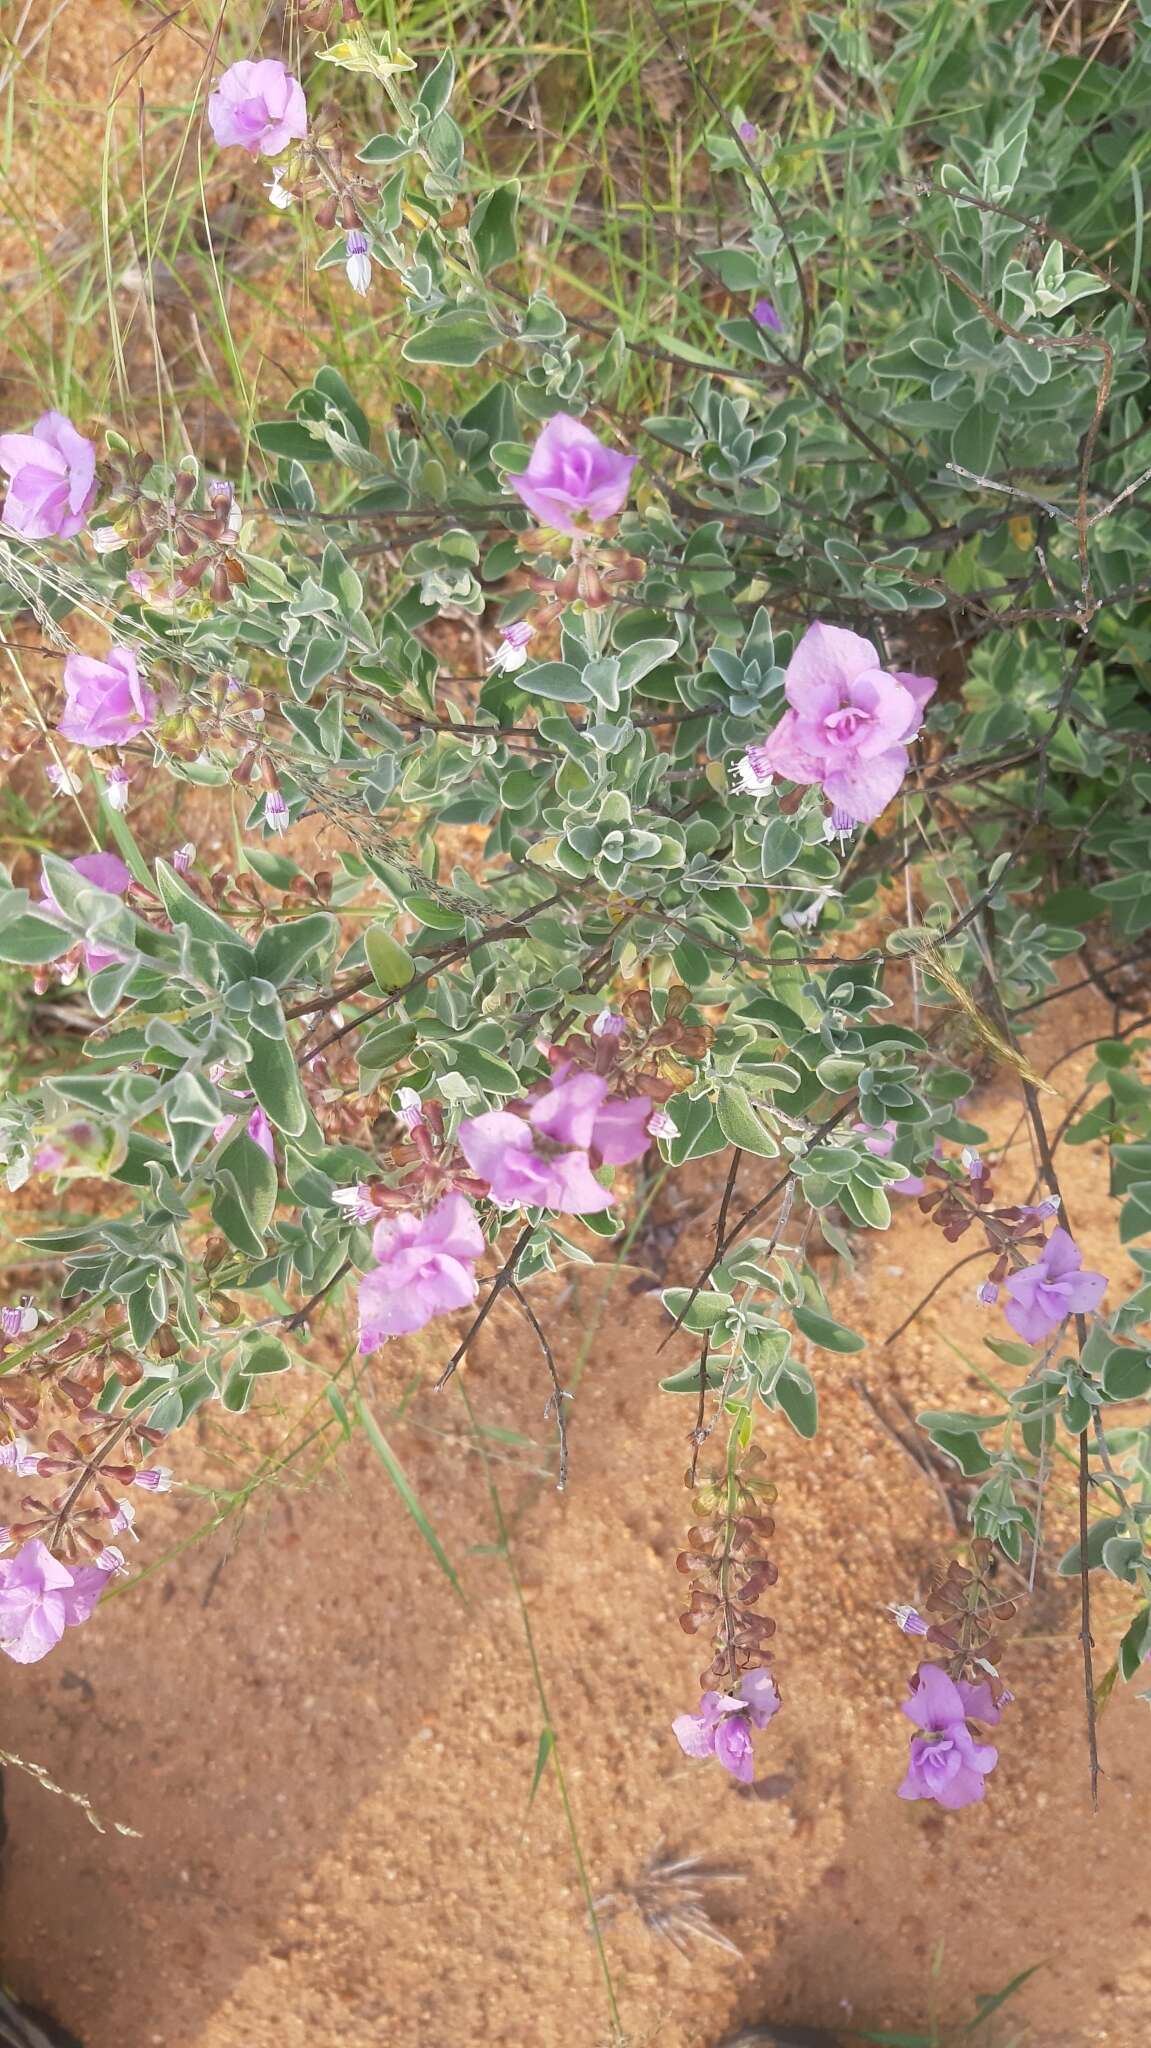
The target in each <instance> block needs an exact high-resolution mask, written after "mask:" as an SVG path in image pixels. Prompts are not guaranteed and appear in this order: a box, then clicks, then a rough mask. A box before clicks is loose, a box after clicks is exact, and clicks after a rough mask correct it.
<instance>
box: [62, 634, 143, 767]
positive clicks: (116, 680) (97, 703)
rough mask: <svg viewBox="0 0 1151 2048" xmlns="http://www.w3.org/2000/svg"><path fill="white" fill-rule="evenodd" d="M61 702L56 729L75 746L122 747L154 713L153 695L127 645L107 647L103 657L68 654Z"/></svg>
mask: <svg viewBox="0 0 1151 2048" xmlns="http://www.w3.org/2000/svg"><path fill="white" fill-rule="evenodd" d="M64 692H65V696H66V699H67V702H66V703H65V706H64V711H63V715H62V717H61V719H60V722H59V724H58V726H57V728H56V730H57V732H58V733H59V734H60V737H61V739H64V740H73V741H75V743H76V745H77V746H78V747H122V746H123V745H124V744H125V743H126V741H128V740H131V739H135V737H136V735H137V733H141V732H144V731H145V729H146V728H147V727H148V726H149V725H151V724H152V722H153V720H154V718H155V716H156V695H155V692H154V691H153V690H150V689H149V688H148V685H147V683H145V682H142V681H141V679H140V673H139V670H138V668H137V666H136V656H135V654H134V652H133V650H132V649H131V648H130V647H110V648H109V649H108V654H107V657H106V659H105V660H104V661H97V660H96V659H95V657H94V656H93V655H90V654H70V655H69V656H68V659H67V661H66V662H65V663H64Z"/></svg>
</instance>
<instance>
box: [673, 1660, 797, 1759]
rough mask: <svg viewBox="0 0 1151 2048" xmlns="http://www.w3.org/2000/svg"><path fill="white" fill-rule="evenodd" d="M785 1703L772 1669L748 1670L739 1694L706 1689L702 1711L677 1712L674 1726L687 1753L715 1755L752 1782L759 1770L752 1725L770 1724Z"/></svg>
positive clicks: (740, 1685) (677, 1739)
mask: <svg viewBox="0 0 1151 2048" xmlns="http://www.w3.org/2000/svg"><path fill="white" fill-rule="evenodd" d="M782 1704H783V1702H782V1700H781V1699H780V1697H779V1694H778V1692H777V1691H776V1689H775V1680H774V1679H773V1677H772V1675H771V1673H770V1671H745V1672H744V1674H743V1677H742V1678H741V1679H740V1681H739V1694H738V1696H737V1695H735V1694H732V1693H722V1692H705V1693H704V1694H703V1696H702V1698H701V1700H700V1703H699V1712H698V1714H677V1715H676V1718H675V1720H674V1721H673V1722H672V1724H671V1725H672V1730H673V1733H674V1735H675V1739H676V1741H677V1742H678V1743H679V1746H680V1748H681V1749H682V1751H683V1753H684V1755H685V1756H694V1757H709V1756H713V1757H715V1759H716V1761H717V1762H718V1763H721V1764H722V1765H723V1768H724V1770H725V1771H730V1772H731V1775H732V1777H733V1778H738V1779H739V1781H740V1783H741V1784H742V1785H750V1783H751V1780H752V1777H753V1775H754V1772H755V1761H754V1758H753V1756H752V1749H751V1731H752V1728H766V1727H767V1724H768V1722H769V1721H770V1720H771V1718H772V1715H773V1714H778V1712H779V1709H780V1707H781V1706H782Z"/></svg>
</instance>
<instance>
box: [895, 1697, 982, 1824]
mask: <svg viewBox="0 0 1151 2048" xmlns="http://www.w3.org/2000/svg"><path fill="white" fill-rule="evenodd" d="M899 1711H900V1713H901V1714H906V1716H907V1719H908V1720H909V1721H913V1722H914V1723H915V1726H916V1727H917V1728H919V1729H920V1730H922V1733H921V1734H919V1735H913V1736H912V1738H911V1756H910V1759H909V1762H908V1767H907V1776H906V1777H905V1779H904V1780H903V1783H902V1785H901V1786H900V1787H899V1796H900V1798H901V1799H934V1800H935V1802H936V1804H937V1805H939V1806H945V1807H948V1808H949V1809H952V1810H954V1809H956V1808H958V1807H960V1806H972V1805H974V1804H975V1802H976V1801H977V1800H980V1799H982V1797H983V1780H984V1778H985V1777H986V1775H987V1773H988V1772H989V1771H993V1770H994V1769H995V1766H996V1764H997V1763H998V1761H999V1752H998V1750H997V1749H996V1748H995V1747H994V1745H993V1744H992V1743H989V1742H976V1741H975V1739H974V1737H973V1735H972V1733H971V1730H970V1729H969V1728H968V1726H967V1720H968V1716H969V1715H970V1716H971V1717H972V1718H973V1719H976V1720H980V1721H988V1722H991V1723H992V1724H993V1723H994V1722H996V1721H998V1719H999V1709H998V1707H997V1706H996V1705H995V1702H994V1699H993V1698H992V1693H991V1687H990V1685H989V1684H988V1683H987V1682H986V1680H984V1681H983V1682H982V1683H981V1684H979V1685H971V1684H969V1683H968V1682H967V1681H966V1680H965V1679H961V1680H960V1681H959V1683H958V1685H957V1684H956V1683H955V1682H954V1680H952V1679H950V1678H949V1677H948V1676H947V1673H946V1671H944V1670H942V1669H941V1667H940V1666H939V1665H938V1664H921V1665H920V1667H919V1670H918V1672H917V1674H916V1678H915V1682H914V1686H913V1690H912V1694H911V1698H910V1699H909V1700H905V1701H904V1703H903V1705H902V1706H901V1708H900V1710H899Z"/></svg>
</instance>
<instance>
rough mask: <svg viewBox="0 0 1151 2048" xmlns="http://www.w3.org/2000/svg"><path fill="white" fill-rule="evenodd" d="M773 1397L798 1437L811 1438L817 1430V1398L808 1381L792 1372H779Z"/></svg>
mask: <svg viewBox="0 0 1151 2048" xmlns="http://www.w3.org/2000/svg"><path fill="white" fill-rule="evenodd" d="M775 1397H776V1400H777V1401H778V1402H779V1405H780V1407H781V1408H782V1409H783V1412H784V1414H785V1415H786V1417H787V1419H788V1421H789V1422H790V1424H791V1426H792V1428H793V1429H794V1430H796V1431H797V1433H798V1434H799V1435H800V1436H803V1437H813V1436H814V1435H815V1433H816V1431H817V1429H818V1428H819V1398H818V1396H817V1394H816V1391H815V1388H814V1387H813V1385H812V1383H811V1381H810V1380H809V1379H806V1378H804V1379H800V1378H799V1377H798V1376H797V1375H796V1374H795V1373H793V1372H786V1371H785V1372H781V1373H780V1375H779V1378H778V1379H777V1380H776V1383H775Z"/></svg>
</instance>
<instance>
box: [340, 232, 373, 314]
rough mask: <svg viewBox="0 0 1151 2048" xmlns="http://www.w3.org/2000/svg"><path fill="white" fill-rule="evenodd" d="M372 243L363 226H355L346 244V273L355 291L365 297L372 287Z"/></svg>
mask: <svg viewBox="0 0 1151 2048" xmlns="http://www.w3.org/2000/svg"><path fill="white" fill-rule="evenodd" d="M371 250H372V245H371V243H370V242H369V240H368V238H367V236H366V235H365V234H364V232H363V229H362V228H353V229H352V232H351V234H350V235H349V236H348V238H347V241H346V242H345V244H344V255H345V259H346V260H345V263H344V273H345V275H346V277H347V280H348V283H349V284H350V285H351V287H352V290H353V291H354V292H358V293H359V294H360V297H361V298H363V296H364V293H365V292H368V291H370V290H371V288H372V253H371Z"/></svg>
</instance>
